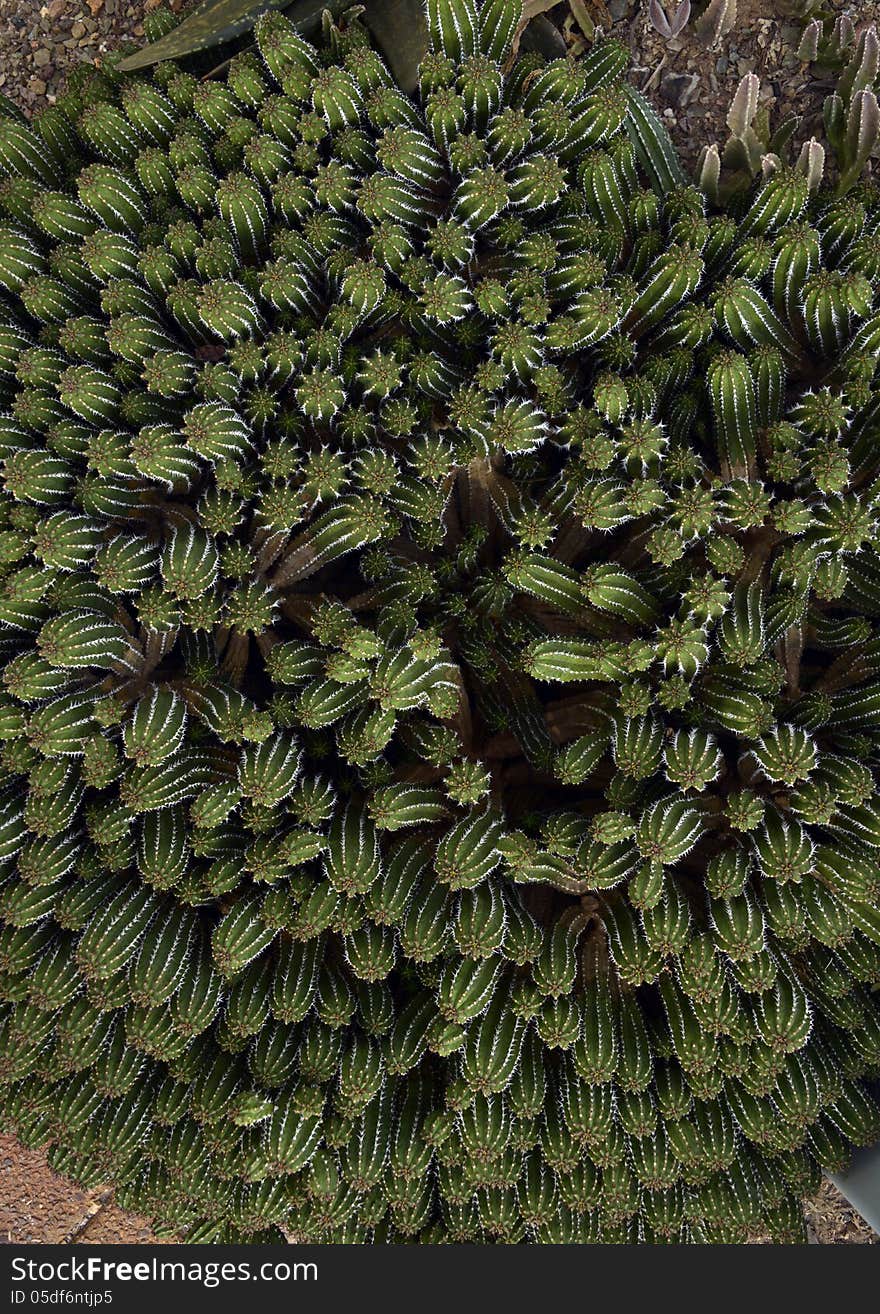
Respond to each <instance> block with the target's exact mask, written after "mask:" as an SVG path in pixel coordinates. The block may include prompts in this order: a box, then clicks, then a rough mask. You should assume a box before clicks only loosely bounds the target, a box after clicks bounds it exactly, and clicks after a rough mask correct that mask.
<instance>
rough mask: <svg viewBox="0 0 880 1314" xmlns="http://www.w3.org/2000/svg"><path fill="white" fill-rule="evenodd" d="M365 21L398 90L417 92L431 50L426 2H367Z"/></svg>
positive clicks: (418, 0) (411, 0)
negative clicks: (424, 3)
mask: <svg viewBox="0 0 880 1314" xmlns="http://www.w3.org/2000/svg"><path fill="white" fill-rule="evenodd" d="M364 21H365V22H366V25H367V27H368V28H369V29H370V32H371V33H372V34H373V36H374V38H375V40H376V44H377V45H378V47H379V49H380V50H381V51H382V54H383V55H384V56H385V59H386V60H387V61H388V66H389V68H390V69H391V72H392V73H393V74H394V77H395V80H396V82H397V84H398V86H399V87H400V88H401V89H402V90H403V91H406V92H412V91H414V90H415V88H416V86H417V84H418V74H419V64H420V63H421V61H422V58H423V56H424V54H425V51H426V50H427V49H428V23H427V20H426V18H425V6H424V5H423V4H422V0H366V5H365V12H364Z"/></svg>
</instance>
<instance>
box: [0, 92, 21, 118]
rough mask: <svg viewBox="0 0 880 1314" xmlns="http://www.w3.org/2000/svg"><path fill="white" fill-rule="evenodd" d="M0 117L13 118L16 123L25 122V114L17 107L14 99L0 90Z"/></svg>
mask: <svg viewBox="0 0 880 1314" xmlns="http://www.w3.org/2000/svg"><path fill="white" fill-rule="evenodd" d="M0 119H14V120H15V121H16V123H27V116H26V115H25V114H23V113H22V111H21V110H20V109H19V108H18V106H17V105H16V103H15V101H13V100H10V99H9V97H8V96H4V95H3V93H2V92H0Z"/></svg>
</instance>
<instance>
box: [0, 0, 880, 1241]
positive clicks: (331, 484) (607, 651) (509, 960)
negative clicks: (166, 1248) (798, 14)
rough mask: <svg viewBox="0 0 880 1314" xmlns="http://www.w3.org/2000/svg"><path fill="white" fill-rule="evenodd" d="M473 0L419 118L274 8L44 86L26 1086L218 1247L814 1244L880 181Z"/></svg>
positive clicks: (860, 943)
mask: <svg viewBox="0 0 880 1314" xmlns="http://www.w3.org/2000/svg"><path fill="white" fill-rule="evenodd" d="M428 16H429V22H430V30H431V38H432V40H431V48H430V50H429V52H428V54H427V55H426V57H425V59H424V62H423V64H422V66H421V72H420V87H419V91H418V93H417V94H416V95H415V96H414V97H412V98H410V97H408V96H406V95H404V94H403V93H402V92H401V91H400V90H399V89H397V88H396V87H395V85H394V84H393V81H392V79H391V77H390V75H389V73H388V72H387V70H386V68H385V66H384V65H383V62H382V60H381V59H380V57H379V56H378V55H377V54H376V53H375V51H374V50H373V49H372V48H371V47H370V45H369V43H368V40H367V38H366V34H365V32H364V31H363V30H362V29H361V28H360V27H359V25H358V23H357V22H356V21H355V22H352V23H350V24H349V25H348V26H347V27H345V28H344V29H340V28H337V27H335V26H333V25H332V24H330V23H329V22H328V24H327V25H326V29H325V34H324V40H323V42H322V43H321V44H320V45H312V44H308V43H306V42H305V41H303V40H302V39H301V38H300V37H298V36H297V35H296V33H295V31H294V29H293V28H292V27H291V25H290V24H289V23H288V22H287V20H285V19H284V18H282V17H280V16H279V15H278V14H277V13H276V14H269V15H267V16H265V17H263V18H262V19H261V20H260V21H259V23H258V25H257V29H256V38H257V47H256V51H254V52H246V53H243V54H240V55H237V56H236V57H235V58H234V59H233V60H232V61H231V63H230V64H229V66H228V68H227V69H226V71H225V73H224V77H223V79H222V80H216V79H209V80H204V81H197V80H196V79H195V78H194V77H193V76H191V75H190V74H188V73H187V72H184V71H181V70H180V69H179V68H176V67H174V66H170V65H160V66H159V67H158V68H157V69H156V71H155V73H154V75H153V76H152V77H150V78H142V77H137V78H123V77H121V76H118V75H114V73H113V70H112V67H111V68H108V69H106V70H105V71H104V72H103V73H101V74H100V75H99V76H97V77H96V78H94V79H93V80H92V81H91V82H89V83H88V84H86V83H85V82H83V83H82V84H79V85H77V86H75V87H74V88H73V89H72V90H71V91H70V92H69V93H68V94H67V95H66V96H65V97H63V98H62V99H61V100H60V102H59V104H58V106H56V107H54V108H53V109H50V110H48V111H46V112H45V113H44V114H43V115H42V116H40V117H38V118H37V119H36V120H35V122H34V124H33V125H27V124H24V123H20V122H17V121H15V120H13V119H11V118H8V119H2V120H0V285H2V289H3V291H2V299H0V408H2V410H0V478H2V492H0V622H2V630H0V661H2V693H0V738H2V752H0V787H2V796H0V858H2V867H0V923H2V926H0V997H2V1000H3V1002H2V1004H0V1079H2V1086H0V1115H2V1118H3V1120H4V1121H5V1122H6V1123H7V1124H9V1125H12V1126H14V1127H15V1128H16V1129H17V1131H18V1133H19V1135H21V1136H22V1137H24V1138H25V1139H26V1140H27V1141H29V1142H30V1143H34V1144H37V1143H45V1142H49V1143H51V1145H52V1149H51V1153H50V1158H51V1162H52V1163H53V1165H54V1166H55V1167H56V1168H57V1169H58V1170H59V1171H61V1172H63V1173H65V1174H67V1175H69V1176H71V1177H73V1178H76V1179H77V1180H80V1181H83V1182H86V1183H95V1182H102V1181H106V1180H108V1179H112V1180H113V1181H114V1182H115V1183H116V1184H117V1199H118V1200H119V1201H120V1203H122V1204H123V1205H124V1206H127V1207H130V1208H133V1209H136V1210H138V1211H140V1212H142V1213H144V1214H147V1215H149V1216H151V1217H152V1218H154V1219H156V1220H157V1221H158V1225H159V1226H160V1227H162V1228H165V1229H167V1230H169V1231H171V1232H175V1233H182V1234H183V1235H185V1236H186V1237H187V1238H188V1239H189V1240H192V1241H209V1242H210V1241H218V1240H224V1241H230V1240H245V1241H254V1240H256V1241H260V1240H269V1241H271V1240H273V1239H279V1238H280V1237H281V1235H282V1233H283V1234H292V1235H294V1236H296V1237H298V1238H301V1239H309V1240H314V1241H330V1242H333V1241H344V1240H350V1241H368V1242H389V1241H399V1240H414V1241H417V1242H420V1243H439V1242H445V1241H472V1242H486V1241H499V1242H522V1241H528V1242H537V1243H539V1244H543V1243H553V1242H587V1241H597V1240H605V1241H632V1240H641V1241H646V1242H647V1241H657V1242H668V1241H673V1242H677V1241H706V1240H722V1241H740V1240H743V1239H745V1238H746V1237H748V1236H749V1235H750V1234H752V1233H754V1232H756V1231H758V1230H762V1229H765V1230H769V1232H770V1234H771V1235H772V1236H773V1237H774V1238H776V1239H777V1240H792V1239H794V1240H796V1239H798V1238H800V1237H801V1235H802V1229H803V1222H802V1211H801V1206H800V1200H801V1198H802V1197H803V1196H804V1195H805V1194H807V1193H809V1192H810V1191H812V1190H813V1189H814V1188H815V1186H816V1184H817V1182H818V1175H819V1172H820V1169H821V1167H829V1166H835V1165H841V1164H843V1163H845V1162H846V1160H847V1158H848V1155H849V1153H850V1147H851V1145H852V1144H853V1143H855V1144H862V1143H867V1142H870V1141H872V1140H874V1139H876V1138H878V1136H880V1110H878V1107H877V1105H876V1103H875V1102H874V1101H873V1099H872V1097H871V1096H870V1094H869V1093H868V1088H867V1087H866V1085H865V1084H864V1078H865V1077H866V1076H868V1077H869V1076H871V1075H872V1074H874V1073H876V1072H877V1070H878V1068H880V1012H878V1008H877V1003H876V1000H875V998H874V997H873V994H872V992H873V991H874V990H875V989H876V987H877V986H878V985H880V907H878V902H880V899H878V896H880V864H878V856H880V791H878V749H880V631H878V625H877V618H878V617H880V516H878V510H880V448H878V437H880V391H878V388H877V385H876V381H875V365H876V361H877V353H878V346H880V315H878V313H877V311H876V310H875V300H876V291H877V288H878V284H880V197H878V194H877V192H876V191H875V190H873V189H871V188H870V187H869V186H868V185H867V184H866V183H863V182H857V183H855V184H854V185H853V186H851V187H849V188H848V190H846V191H845V192H842V193H841V194H840V195H835V194H834V193H833V192H832V191H831V190H829V189H826V188H824V187H823V184H822V182H821V178H820V177H819V176H817V171H816V169H815V167H813V166H814V163H815V162H814V160H813V157H812V156H811V155H810V153H809V152H808V157H807V158H806V159H804V158H802V160H801V163H800V165H799V166H795V167H789V166H787V165H785V164H783V163H782V162H781V161H780V160H779V159H776V158H774V159H773V160H771V161H768V162H767V163H766V167H765V168H764V170H763V174H762V175H761V176H759V178H758V179H757V181H756V182H755V183H754V184H752V185H750V188H749V190H748V191H747V192H738V193H736V194H734V195H733V196H732V197H730V198H728V199H727V200H724V201H722V200H721V199H719V197H718V195H715V196H714V197H713V198H707V196H706V195H705V194H704V192H702V191H700V190H698V189H697V187H695V186H690V185H687V184H686V183H680V182H677V181H676V177H677V174H676V168H677V166H675V162H674V160H673V159H672V157H671V156H670V153H669V146H668V143H666V142H664V141H663V140H662V139H661V137H660V135H659V134H658V132H657V128H656V124H655V122H654V120H653V119H652V117H651V115H650V114H649V113H648V112H647V110H646V108H645V106H644V105H643V104H642V103H641V102H639V100H638V98H637V97H635V96H634V95H633V94H632V93H631V91H630V90H629V88H628V86H627V84H626V83H625V81H624V71H625V65H626V52H625V51H624V50H623V49H622V48H620V47H619V46H617V45H616V44H614V43H610V42H609V43H605V44H603V45H600V46H597V47H595V48H594V49H593V50H592V51H591V53H590V54H589V56H587V57H586V58H585V59H583V60H581V61H578V62H577V63H572V62H568V61H565V60H560V61H556V62H551V63H548V64H542V63H541V62H540V60H538V59H537V58H535V57H532V56H528V55H526V56H522V57H520V58H519V59H516V60H515V59H514V58H513V57H512V53H511V52H512V48H513V44H514V41H515V36H516V29H517V25H518V22H519V17H520V10H519V5H518V4H514V3H511V2H510V0H487V2H486V3H485V4H484V5H483V6H482V7H477V6H476V4H475V3H474V0H429V5H428ZM650 180H653V181H654V184H655V185H654V186H650V185H648V184H649V181H650ZM664 180H665V181H664Z"/></svg>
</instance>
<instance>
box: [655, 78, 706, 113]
mask: <svg viewBox="0 0 880 1314" xmlns="http://www.w3.org/2000/svg"><path fill="white" fill-rule="evenodd" d="M699 85H700V76H699V74H698V73H667V74H666V76H665V77H664V78H663V80H662V82H661V83H660V94H661V96H662V97H663V99H664V100H666V101H668V102H669V104H670V105H674V106H676V107H677V108H679V109H684V108H685V106H687V105H689V104H690V102H691V101H692V100H693V98H694V96H695V95H696V93H697V87H698V86H699Z"/></svg>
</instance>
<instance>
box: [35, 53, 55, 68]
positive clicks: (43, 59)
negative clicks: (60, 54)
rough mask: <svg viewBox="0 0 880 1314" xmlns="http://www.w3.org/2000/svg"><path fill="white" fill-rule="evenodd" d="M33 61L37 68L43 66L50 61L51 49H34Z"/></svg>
mask: <svg viewBox="0 0 880 1314" xmlns="http://www.w3.org/2000/svg"><path fill="white" fill-rule="evenodd" d="M34 63H35V64H36V66H37V68H45V67H46V65H47V64H51V63H52V51H51V50H46V49H45V48H44V49H42V50H36V51H35V52H34Z"/></svg>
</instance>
